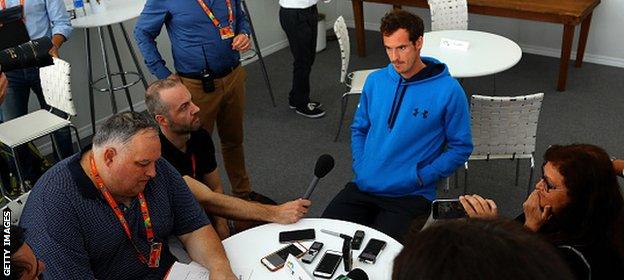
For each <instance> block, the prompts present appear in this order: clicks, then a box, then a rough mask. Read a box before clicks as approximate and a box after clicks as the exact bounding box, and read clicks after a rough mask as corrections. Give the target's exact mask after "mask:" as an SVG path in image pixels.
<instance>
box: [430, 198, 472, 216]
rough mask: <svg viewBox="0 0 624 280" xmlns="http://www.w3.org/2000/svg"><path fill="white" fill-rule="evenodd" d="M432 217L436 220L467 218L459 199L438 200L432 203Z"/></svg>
mask: <svg viewBox="0 0 624 280" xmlns="http://www.w3.org/2000/svg"><path fill="white" fill-rule="evenodd" d="M431 215H432V217H433V219H435V220H446V219H460V218H465V217H467V215H466V210H464V206H463V205H462V204H461V202H459V199H436V200H434V201H433V202H432V203H431Z"/></svg>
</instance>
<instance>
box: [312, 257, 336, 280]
mask: <svg viewBox="0 0 624 280" xmlns="http://www.w3.org/2000/svg"><path fill="white" fill-rule="evenodd" d="M341 260H342V255H341V254H340V252H337V251H327V252H326V253H325V255H323V258H322V259H321V261H320V262H319V264H318V266H316V269H315V270H314V273H313V274H314V275H315V276H319V277H323V278H331V277H332V275H334V272H336V269H337V268H338V265H340V261H341Z"/></svg>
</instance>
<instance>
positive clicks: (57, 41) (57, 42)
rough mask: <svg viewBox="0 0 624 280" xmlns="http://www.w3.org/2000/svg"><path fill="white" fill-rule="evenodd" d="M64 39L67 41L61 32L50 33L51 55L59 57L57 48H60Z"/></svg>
mask: <svg viewBox="0 0 624 280" xmlns="http://www.w3.org/2000/svg"><path fill="white" fill-rule="evenodd" d="M65 41H67V39H66V38H65V36H63V35H61V34H54V35H52V48H51V49H50V51H49V53H50V55H51V56H53V57H59V52H58V50H59V49H60V48H61V46H62V45H63V43H64V42H65Z"/></svg>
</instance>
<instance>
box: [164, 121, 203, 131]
mask: <svg viewBox="0 0 624 280" xmlns="http://www.w3.org/2000/svg"><path fill="white" fill-rule="evenodd" d="M169 127H170V128H169V129H170V130H171V131H172V132H174V133H177V134H186V133H191V132H193V131H197V130H198V129H199V128H200V127H201V123H200V122H199V118H194V119H193V120H192V121H191V122H190V123H187V124H178V123H174V122H171V123H170V125H169Z"/></svg>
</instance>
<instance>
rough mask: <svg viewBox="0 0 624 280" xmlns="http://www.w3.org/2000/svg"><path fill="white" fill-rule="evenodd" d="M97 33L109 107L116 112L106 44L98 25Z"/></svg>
mask: <svg viewBox="0 0 624 280" xmlns="http://www.w3.org/2000/svg"><path fill="white" fill-rule="evenodd" d="M98 35H100V48H101V50H102V61H103V62H104V71H105V72H104V75H106V83H107V84H108V93H110V100H111V107H113V114H117V101H115V91H113V80H112V79H111V71H110V66H109V65H108V53H107V52H106V44H105V42H104V33H102V27H101V26H100V27H98Z"/></svg>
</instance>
